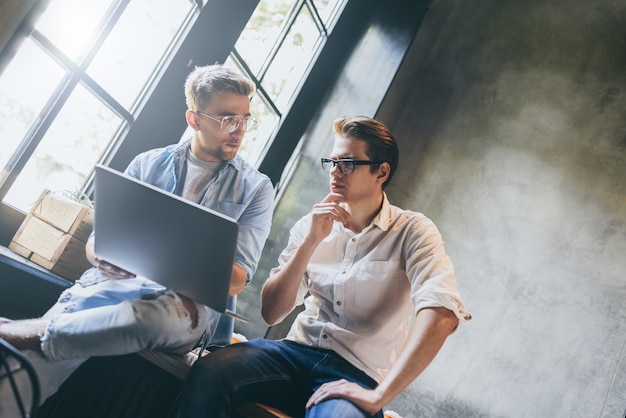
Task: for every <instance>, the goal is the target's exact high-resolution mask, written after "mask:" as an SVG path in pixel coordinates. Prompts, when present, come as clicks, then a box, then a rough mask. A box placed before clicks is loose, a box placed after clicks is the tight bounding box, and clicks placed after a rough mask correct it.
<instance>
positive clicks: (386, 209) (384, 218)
mask: <svg viewBox="0 0 626 418" xmlns="http://www.w3.org/2000/svg"><path fill="white" fill-rule="evenodd" d="M389 224H391V205H390V204H389V199H387V193H385V192H383V204H382V206H381V207H380V211H379V212H378V215H376V217H375V218H374V220H372V225H376V226H377V227H379V228H380V229H382V230H383V231H386V230H387V228H389Z"/></svg>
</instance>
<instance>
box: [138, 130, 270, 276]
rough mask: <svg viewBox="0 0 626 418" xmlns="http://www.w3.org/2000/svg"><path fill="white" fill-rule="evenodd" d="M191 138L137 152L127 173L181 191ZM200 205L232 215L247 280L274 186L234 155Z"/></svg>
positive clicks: (255, 261)
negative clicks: (236, 227) (163, 146)
mask: <svg viewBox="0 0 626 418" xmlns="http://www.w3.org/2000/svg"><path fill="white" fill-rule="evenodd" d="M190 144H191V139H187V140H185V141H183V142H181V143H178V144H172V145H169V146H167V147H165V148H158V149H153V150H150V151H146V152H144V153H142V154H139V155H138V156H137V157H135V159H133V161H131V163H130V164H129V166H128V168H127V169H126V173H127V174H129V175H130V176H132V177H135V178H137V179H139V180H142V181H145V182H147V183H150V184H152V185H153V186H155V187H158V188H160V189H163V190H165V191H168V192H171V193H175V194H180V189H182V184H181V181H183V179H182V175H183V173H184V170H185V164H186V153H187V150H188V148H189V147H190ZM198 203H200V204H201V205H203V206H205V207H207V208H210V209H213V210H215V211H217V212H220V213H222V214H224V215H226V216H229V217H231V218H234V219H235V220H237V222H238V223H239V237H238V243H237V251H236V253H235V259H234V263H235V264H237V265H239V266H241V267H242V268H243V269H244V271H245V272H246V281H247V282H250V280H251V279H252V276H253V275H254V272H255V271H256V268H257V265H258V262H259V259H260V257H261V251H262V250H263V246H264V244H265V240H266V239H267V237H268V235H269V232H270V228H271V223H272V213H273V209H274V188H273V186H272V183H271V181H270V179H269V177H267V176H266V175H264V174H262V173H260V172H259V171H257V170H256V169H254V168H253V167H252V166H251V165H249V164H248V163H247V162H246V161H245V160H244V159H243V158H242V157H241V156H239V155H236V156H235V158H233V159H232V160H231V161H228V163H227V164H225V165H224V166H223V167H222V169H221V170H220V171H219V173H218V174H217V176H216V177H215V178H214V179H213V180H211V182H210V183H209V186H208V189H207V191H206V193H205V195H204V197H203V198H202V200H201V202H198Z"/></svg>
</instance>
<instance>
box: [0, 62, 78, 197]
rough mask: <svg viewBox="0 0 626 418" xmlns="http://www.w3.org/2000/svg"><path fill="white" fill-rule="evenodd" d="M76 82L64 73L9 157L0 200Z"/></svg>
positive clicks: (2, 175)
mask: <svg viewBox="0 0 626 418" xmlns="http://www.w3.org/2000/svg"><path fill="white" fill-rule="evenodd" d="M76 84H78V78H77V77H76V76H74V75H72V74H69V73H68V74H66V76H65V77H64V78H63V80H62V81H61V83H59V85H58V86H57V88H56V90H55V91H54V94H53V95H52V96H51V97H50V99H49V100H48V102H47V103H46V104H45V106H44V107H43V109H42V110H41V112H40V113H39V115H38V116H37V118H36V119H35V121H34V122H33V123H32V124H31V126H30V128H29V129H28V131H27V132H26V134H25V135H24V138H23V139H22V141H21V142H20V144H19V145H18V147H17V148H16V150H15V152H13V154H12V155H11V157H10V158H9V161H8V162H7V164H6V166H5V167H4V170H3V171H2V173H0V200H1V199H4V196H6V194H7V192H8V191H9V189H10V188H11V186H12V185H13V183H14V182H15V179H16V178H17V176H18V175H19V174H20V172H21V171H22V169H23V168H24V166H25V165H26V163H27V162H28V160H29V159H30V157H31V156H32V154H33V153H34V152H35V149H36V148H37V146H38V145H39V143H40V142H41V140H42V139H43V137H44V135H45V134H46V132H47V131H48V128H49V127H50V125H52V122H54V119H55V118H56V116H57V115H58V114H59V112H60V111H61V108H62V107H63V105H64V104H65V102H66V101H67V99H68V97H69V96H70V94H71V93H72V91H73V90H74V87H75V86H76Z"/></svg>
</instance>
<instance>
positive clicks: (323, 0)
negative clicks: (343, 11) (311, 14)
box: [313, 0, 343, 28]
mask: <svg viewBox="0 0 626 418" xmlns="http://www.w3.org/2000/svg"><path fill="white" fill-rule="evenodd" d="M342 3H343V0H313V4H314V5H315V8H316V9H317V14H319V16H320V19H322V22H323V23H324V26H326V27H327V28H328V23H329V22H330V21H331V20H332V19H333V18H334V16H335V13H336V11H337V10H336V9H338V8H339V5H341V4H342Z"/></svg>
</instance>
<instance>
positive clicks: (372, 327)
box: [270, 195, 470, 382]
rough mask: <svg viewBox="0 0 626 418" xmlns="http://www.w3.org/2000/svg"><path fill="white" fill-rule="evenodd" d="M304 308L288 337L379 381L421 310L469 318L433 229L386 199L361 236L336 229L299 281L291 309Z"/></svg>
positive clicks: (293, 239) (295, 237)
mask: <svg viewBox="0 0 626 418" xmlns="http://www.w3.org/2000/svg"><path fill="white" fill-rule="evenodd" d="M309 222H310V215H307V216H305V217H303V218H302V219H300V220H299V221H298V222H297V223H296V224H295V225H294V227H293V228H292V230H291V234H290V238H289V243H288V245H287V247H286V248H285V250H284V251H283V252H282V253H281V255H280V257H279V266H278V267H276V268H274V269H273V270H272V272H270V276H271V275H273V274H275V273H276V272H278V271H280V269H282V268H283V266H284V265H285V264H286V263H287V261H288V260H289V259H290V258H291V257H292V256H293V254H294V252H295V251H296V249H297V248H298V246H299V245H300V243H301V242H302V241H303V239H304V237H305V234H306V232H307V230H308V223H309ZM307 295H308V296H307ZM305 298H306V299H305ZM302 303H304V311H303V312H301V313H300V314H299V315H298V317H297V318H296V320H295V322H294V323H293V325H292V327H291V330H290V331H289V334H288V335H287V337H286V339H288V340H293V341H296V342H299V343H302V344H306V345H310V346H315V347H321V348H325V349H329V350H333V351H335V352H336V353H338V354H339V355H341V356H342V357H343V358H344V359H346V360H347V361H349V362H350V363H351V364H353V365H354V366H356V367H357V368H359V369H361V370H363V371H364V372H365V373H367V374H368V375H369V376H370V377H372V378H373V379H374V380H376V381H377V382H380V381H381V380H382V379H383V378H384V376H385V375H386V374H387V372H388V371H389V369H390V367H391V366H392V365H393V363H394V362H395V361H396V359H397V357H398V356H399V354H400V352H401V351H402V349H403V348H404V345H405V343H406V339H407V337H408V334H409V329H410V326H411V324H412V320H413V318H414V317H415V315H416V314H417V312H418V311H419V310H420V309H423V308H427V307H445V308H447V309H449V310H450V311H452V312H454V314H455V315H456V316H457V317H458V318H459V319H460V320H462V321H466V320H469V319H470V315H469V314H468V313H466V312H465V310H464V306H463V302H462V301H461V297H460V295H459V293H458V292H457V288H456V278H455V274H454V267H453V266H452V262H451V261H450V258H449V257H448V256H447V255H446V253H445V250H444V245H443V241H442V239H441V235H440V233H439V231H438V229H437V227H436V226H435V224H434V223H433V222H432V221H431V220H430V219H428V218H427V217H426V216H424V215H423V214H421V213H416V212H411V211H406V210H402V209H400V208H398V207H395V206H392V205H390V204H389V201H388V200H387V196H386V195H385V197H384V201H383V205H382V208H381V211H380V213H379V214H378V215H377V216H376V218H375V219H374V220H373V221H372V223H371V225H369V226H368V227H367V228H365V229H364V230H363V231H361V232H360V233H359V234H354V233H353V232H352V231H350V230H349V229H346V228H344V226H343V225H342V224H341V223H339V222H335V223H334V225H333V229H332V232H331V233H330V234H329V236H328V237H326V238H325V239H324V240H323V241H322V242H321V243H320V244H319V246H318V247H317V248H316V250H315V252H314V253H313V255H312V257H311V260H310V261H309V264H308V266H307V270H306V273H305V275H304V277H303V278H302V282H301V283H300V288H299V292H298V296H297V299H296V304H295V305H294V307H295V306H297V305H300V304H302Z"/></svg>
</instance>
